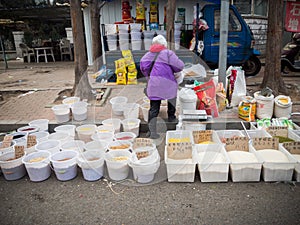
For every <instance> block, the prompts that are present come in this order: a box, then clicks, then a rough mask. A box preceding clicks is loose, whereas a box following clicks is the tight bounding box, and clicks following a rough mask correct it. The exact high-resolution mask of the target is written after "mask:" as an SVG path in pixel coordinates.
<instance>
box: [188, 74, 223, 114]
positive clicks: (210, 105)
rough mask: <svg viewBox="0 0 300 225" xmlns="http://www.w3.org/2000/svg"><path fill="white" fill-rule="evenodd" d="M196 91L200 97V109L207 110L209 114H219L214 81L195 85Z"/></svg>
mask: <svg viewBox="0 0 300 225" xmlns="http://www.w3.org/2000/svg"><path fill="white" fill-rule="evenodd" d="M194 91H195V93H196V95H197V96H198V99H199V102H200V103H199V105H198V109H201V110H205V111H206V113H207V115H212V116H213V117H218V116H219V111H218V107H217V102H216V87H215V83H214V81H213V80H212V79H211V80H210V81H208V82H206V83H204V84H201V85H199V86H196V87H194Z"/></svg>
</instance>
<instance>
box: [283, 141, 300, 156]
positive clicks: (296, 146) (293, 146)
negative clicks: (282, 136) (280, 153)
mask: <svg viewBox="0 0 300 225" xmlns="http://www.w3.org/2000/svg"><path fill="white" fill-rule="evenodd" d="M282 146H283V147H284V148H285V149H286V150H288V151H289V152H290V153H291V154H299V155H300V142H299V141H296V142H285V143H283V144H282Z"/></svg>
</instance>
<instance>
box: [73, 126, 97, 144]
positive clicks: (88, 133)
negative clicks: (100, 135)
mask: <svg viewBox="0 0 300 225" xmlns="http://www.w3.org/2000/svg"><path fill="white" fill-rule="evenodd" d="M96 128H97V126H96V125H95V124H85V125H81V126H79V127H77V128H76V132H77V134H78V138H79V139H80V140H82V141H84V142H89V141H91V140H92V139H91V137H92V135H93V134H94V133H96Z"/></svg>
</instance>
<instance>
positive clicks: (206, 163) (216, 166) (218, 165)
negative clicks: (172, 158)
mask: <svg viewBox="0 0 300 225" xmlns="http://www.w3.org/2000/svg"><path fill="white" fill-rule="evenodd" d="M199 153H205V155H204V157H200V156H199ZM218 154H222V155H223V157H224V162H217V161H216V160H217V157H218ZM194 155H195V159H196V161H197V166H198V171H199V174H200V180H201V182H227V181H228V173H229V163H230V159H229V157H228V155H227V152H226V150H225V148H224V146H223V145H222V144H202V145H200V144H199V145H195V146H194Z"/></svg>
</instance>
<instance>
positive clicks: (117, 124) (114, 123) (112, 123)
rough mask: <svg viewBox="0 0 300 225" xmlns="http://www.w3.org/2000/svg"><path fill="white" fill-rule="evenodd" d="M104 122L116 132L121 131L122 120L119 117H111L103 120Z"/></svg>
mask: <svg viewBox="0 0 300 225" xmlns="http://www.w3.org/2000/svg"><path fill="white" fill-rule="evenodd" d="M102 124H103V125H105V126H109V127H112V128H113V130H114V133H118V132H120V129H121V120H120V119H118V118H110V119H106V120H103V121H102Z"/></svg>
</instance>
